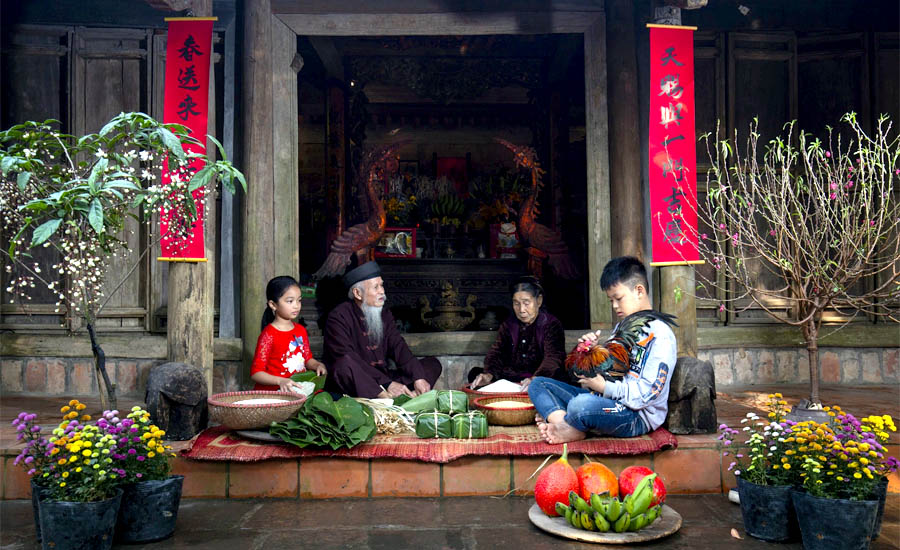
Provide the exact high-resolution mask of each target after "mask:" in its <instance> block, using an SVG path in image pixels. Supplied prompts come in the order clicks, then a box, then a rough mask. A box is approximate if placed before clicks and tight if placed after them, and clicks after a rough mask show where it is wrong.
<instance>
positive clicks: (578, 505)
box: [556, 474, 662, 533]
mask: <svg viewBox="0 0 900 550" xmlns="http://www.w3.org/2000/svg"><path fill="white" fill-rule="evenodd" d="M654 479H656V474H650V475H648V476H645V477H644V478H643V479H641V481H640V482H639V483H638V485H637V487H635V489H634V492H633V493H631V494H629V495H626V496H625V499H624V500H619V499H618V498H617V497H614V496H610V494H609V493H603V494H602V495H598V494H596V493H592V494H591V498H590V499H589V500H585V499H583V498H581V496H579V495H578V493H576V492H575V491H570V492H569V504H568V505H566V504H563V503H562V502H557V503H556V513H557V514H558V515H560V516H563V517H565V519H566V522H568V523H569V524H570V525H572V527H575V528H576V529H584V530H587V531H600V532H601V533H606V532H609V531H613V532H616V533H624V532H626V531H640V530H641V529H644V528H645V527H649V526H650V525H652V524H653V522H654V521H656V520H657V519H658V518H659V517H660V513H661V511H662V505H660V504H657V505H656V506H653V507H650V503H651V502H652V500H653V480H654ZM647 480H649V481H647Z"/></svg>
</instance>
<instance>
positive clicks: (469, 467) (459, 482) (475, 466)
mask: <svg viewBox="0 0 900 550" xmlns="http://www.w3.org/2000/svg"><path fill="white" fill-rule="evenodd" d="M509 474H510V459H509V457H505V456H502V457H497V456H490V457H463V458H460V459H458V460H454V461H453V462H449V463H447V464H444V468H443V484H444V496H461V495H502V494H504V493H506V492H507V491H509V489H510V486H509V484H510V477H509Z"/></svg>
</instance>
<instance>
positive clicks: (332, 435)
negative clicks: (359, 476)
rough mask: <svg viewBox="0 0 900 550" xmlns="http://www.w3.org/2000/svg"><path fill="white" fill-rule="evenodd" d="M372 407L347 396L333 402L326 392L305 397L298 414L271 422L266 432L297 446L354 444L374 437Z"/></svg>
mask: <svg viewBox="0 0 900 550" xmlns="http://www.w3.org/2000/svg"><path fill="white" fill-rule="evenodd" d="M375 432H376V429H375V415H374V414H373V413H372V410H371V409H370V408H369V407H367V406H365V405H363V404H361V403H359V402H357V401H356V400H355V399H353V398H352V397H347V396H346V395H345V396H343V397H341V398H340V399H338V400H337V401H334V400H333V399H332V398H331V394H330V393H328V392H324V391H323V392H319V393H316V394H314V395H313V396H312V397H310V398H309V399H307V400H306V403H304V404H303V407H302V408H301V409H300V410H299V411H298V412H297V416H295V417H294V418H289V419H287V420H285V421H284V422H272V425H271V426H269V433H270V434H272V435H275V436H277V437H280V438H281V439H282V440H284V441H285V442H287V443H291V444H293V445H296V446H298V447H301V448H302V447H306V446H309V445H312V446H316V447H331V448H332V449H333V450H337V449H339V448H341V447H347V448H348V449H349V448H350V447H353V446H355V445H358V444H359V443H362V442H363V441H368V440H370V439H372V437H374V436H375Z"/></svg>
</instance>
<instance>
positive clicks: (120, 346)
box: [0, 332, 241, 361]
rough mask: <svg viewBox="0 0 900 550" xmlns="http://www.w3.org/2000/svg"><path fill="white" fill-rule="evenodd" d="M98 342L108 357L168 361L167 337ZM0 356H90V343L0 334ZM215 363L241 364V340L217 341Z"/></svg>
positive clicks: (105, 337)
mask: <svg viewBox="0 0 900 550" xmlns="http://www.w3.org/2000/svg"><path fill="white" fill-rule="evenodd" d="M97 341H98V342H99V343H100V345H101V346H103V351H104V352H105V353H106V357H107V358H119V359H146V360H151V361H158V360H162V359H166V358H168V350H167V342H166V337H165V336H148V335H145V334H108V333H100V334H99V335H98V336H97ZM0 355H2V356H3V358H4V359H6V358H7V357H80V358H85V357H90V356H91V342H90V340H88V339H87V338H86V337H85V335H83V334H78V335H75V336H69V335H67V334H27V333H11V332H6V333H3V334H2V335H0ZM213 357H214V358H215V360H216V361H240V359H241V341H240V339H238V338H216V339H215V340H214V341H213Z"/></svg>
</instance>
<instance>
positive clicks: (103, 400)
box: [87, 323, 117, 411]
mask: <svg viewBox="0 0 900 550" xmlns="http://www.w3.org/2000/svg"><path fill="white" fill-rule="evenodd" d="M87 330H88V334H89V335H90V337H91V351H92V352H93V353H94V375H95V376H96V378H97V388H98V389H99V390H100V408H102V409H103V410H104V411H111V410H113V409H116V408H117V400H116V385H115V384H113V383H112V382H110V381H109V374H108V373H107V372H106V354H105V353H103V348H101V347H100V344H98V343H97V336H96V335H95V334H94V325H93V323H88V325H87Z"/></svg>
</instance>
